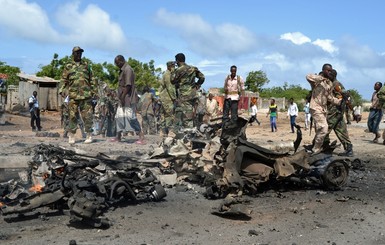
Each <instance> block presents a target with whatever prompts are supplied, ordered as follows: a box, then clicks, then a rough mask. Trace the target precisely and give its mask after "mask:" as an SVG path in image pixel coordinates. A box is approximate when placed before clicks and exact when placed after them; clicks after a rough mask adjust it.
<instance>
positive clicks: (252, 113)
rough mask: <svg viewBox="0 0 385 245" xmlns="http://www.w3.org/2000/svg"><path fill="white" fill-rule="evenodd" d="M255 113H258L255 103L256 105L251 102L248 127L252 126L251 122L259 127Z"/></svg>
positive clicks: (254, 102)
mask: <svg viewBox="0 0 385 245" xmlns="http://www.w3.org/2000/svg"><path fill="white" fill-rule="evenodd" d="M257 113H258V108H257V103H256V101H252V102H251V113H250V115H251V117H250V119H249V124H250V126H252V125H253V122H257V123H258V125H261V123H260V122H259V121H258V118H257Z"/></svg>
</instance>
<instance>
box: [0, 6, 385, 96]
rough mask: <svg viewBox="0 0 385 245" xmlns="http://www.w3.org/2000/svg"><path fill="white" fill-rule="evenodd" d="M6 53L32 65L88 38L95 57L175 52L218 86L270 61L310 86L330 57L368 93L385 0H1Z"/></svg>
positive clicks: (277, 71) (276, 76) (349, 83)
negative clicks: (232, 74) (233, 69)
mask: <svg viewBox="0 0 385 245" xmlns="http://www.w3.org/2000/svg"><path fill="white" fill-rule="evenodd" d="M0 6H1V13H0V33H1V41H0V61H3V62H6V63H7V64H8V65H12V66H18V67H20V68H21V69H22V71H24V72H26V73H30V74H33V73H35V72H36V71H38V70H39V65H46V64H48V63H49V62H50V61H51V60H52V57H53V54H54V53H57V54H59V58H61V57H64V56H65V55H70V54H71V50H72V47H73V46H77V45H79V46H81V47H82V48H83V49H84V50H85V52H84V54H83V56H85V57H87V58H90V59H91V60H92V61H94V62H104V61H107V62H109V63H113V59H114V57H115V56H116V55H117V54H123V55H124V56H125V57H132V58H134V59H137V60H140V61H142V62H148V61H150V60H154V61H155V65H156V66H157V67H161V68H162V69H163V70H164V69H165V64H166V62H167V61H169V60H174V57H175V54H177V53H179V52H183V53H184V54H185V55H186V62H187V63H188V64H191V65H195V66H197V67H198V68H199V69H200V70H201V71H202V72H203V73H204V74H205V76H206V82H205V84H204V85H203V87H204V88H206V89H207V88H209V87H221V86H222V85H223V80H224V78H225V76H226V74H228V72H229V68H230V66H231V65H236V66H238V74H239V75H241V76H243V77H244V78H245V77H246V76H247V74H248V73H249V72H250V71H256V70H263V71H264V72H265V73H266V74H267V77H268V78H269V79H270V83H269V84H268V87H271V86H282V85H283V84H284V83H285V82H287V83H288V84H295V85H301V86H302V87H305V88H310V86H309V84H308V83H307V81H306V79H305V76H306V74H308V73H317V72H319V71H320V69H321V67H322V65H323V64H324V63H331V64H332V65H333V67H334V68H335V69H336V70H337V71H338V79H339V80H340V81H341V82H342V83H343V84H344V85H345V87H346V88H348V89H350V88H354V89H357V90H358V91H359V93H360V94H361V95H362V96H363V97H364V98H365V99H370V97H371V94H372V92H373V85H374V83H375V82H376V81H381V82H384V81H385V80H384V78H385V31H383V30H384V26H385V25H384V24H385V18H384V17H383V10H384V9H385V1H382V0H373V1H370V0H369V1H366V2H363V1H357V0H340V1H306V0H302V1H300V0H281V1H279V0H266V1H258V0H239V1H219V0H209V1H207V0H206V1H203V0H194V1H172V0H170V1H150V0H141V1H121V0H115V1H107V0H105V1H80V0H79V1H72V0H70V1H67V0H64V1H63V0H42V1H27V0H0Z"/></svg>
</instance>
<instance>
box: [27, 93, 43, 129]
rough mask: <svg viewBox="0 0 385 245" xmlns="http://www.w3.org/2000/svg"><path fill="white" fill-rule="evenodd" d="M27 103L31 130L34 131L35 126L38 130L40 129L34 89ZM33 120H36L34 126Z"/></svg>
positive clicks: (37, 102)
mask: <svg viewBox="0 0 385 245" xmlns="http://www.w3.org/2000/svg"><path fill="white" fill-rule="evenodd" d="M28 105H29V112H30V113H31V128H32V131H35V130H36V128H37V130H38V131H41V125H40V109H39V101H38V100H37V92H36V91H33V93H32V96H31V97H29V99H28ZM35 122H36V127H35Z"/></svg>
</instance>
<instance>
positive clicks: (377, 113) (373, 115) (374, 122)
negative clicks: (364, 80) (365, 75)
mask: <svg viewBox="0 0 385 245" xmlns="http://www.w3.org/2000/svg"><path fill="white" fill-rule="evenodd" d="M381 88H382V83H381V82H376V83H375V84H374V92H373V94H372V99H371V102H372V104H371V106H370V109H369V116H368V129H369V132H371V133H373V134H374V135H375V137H374V139H373V143H377V142H378V139H379V138H380V137H381V135H380V133H379V132H378V129H379V126H380V122H381V119H382V105H381V103H380V100H379V98H378V96H377V93H378V92H379V91H380V90H381Z"/></svg>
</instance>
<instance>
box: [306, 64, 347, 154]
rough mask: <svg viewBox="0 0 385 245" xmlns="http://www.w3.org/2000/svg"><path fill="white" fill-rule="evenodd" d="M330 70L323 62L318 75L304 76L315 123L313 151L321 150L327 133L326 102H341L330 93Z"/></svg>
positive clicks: (331, 87) (334, 103)
mask: <svg viewBox="0 0 385 245" xmlns="http://www.w3.org/2000/svg"><path fill="white" fill-rule="evenodd" d="M332 70H333V69H332V66H331V65H330V64H324V65H323V66H322V72H321V73H320V74H319V75H315V74H309V75H307V76H306V79H307V81H308V82H309V83H310V85H311V88H312V95H311V101H310V113H311V116H312V117H313V120H314V123H315V125H316V134H315V136H314V140H313V142H314V145H313V148H312V152H313V153H319V152H321V150H322V145H323V142H324V139H325V137H326V135H327V133H328V123H327V105H328V103H331V104H333V105H339V104H340V103H341V100H340V99H337V98H335V97H333V94H332V89H333V83H332V82H331V80H330V79H333V76H332V74H331V72H332Z"/></svg>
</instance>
